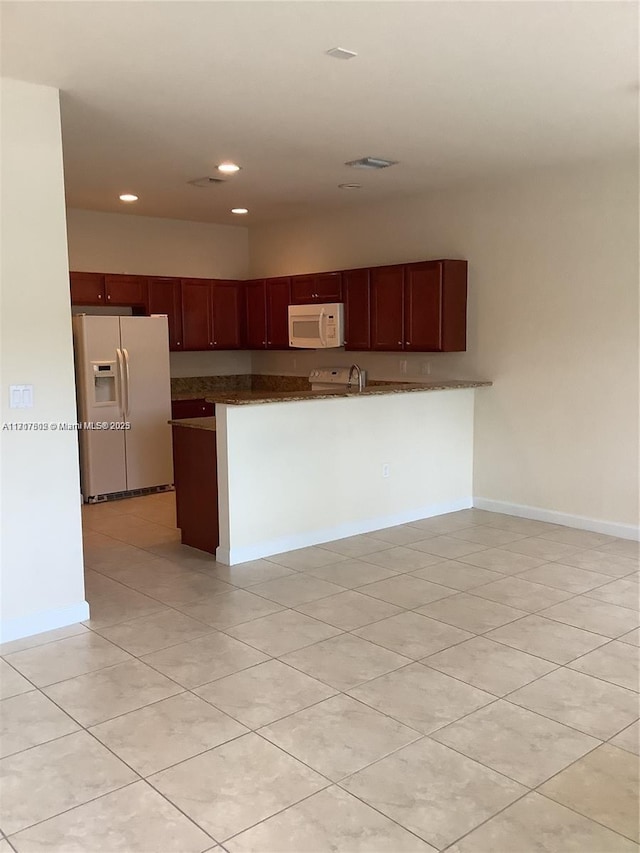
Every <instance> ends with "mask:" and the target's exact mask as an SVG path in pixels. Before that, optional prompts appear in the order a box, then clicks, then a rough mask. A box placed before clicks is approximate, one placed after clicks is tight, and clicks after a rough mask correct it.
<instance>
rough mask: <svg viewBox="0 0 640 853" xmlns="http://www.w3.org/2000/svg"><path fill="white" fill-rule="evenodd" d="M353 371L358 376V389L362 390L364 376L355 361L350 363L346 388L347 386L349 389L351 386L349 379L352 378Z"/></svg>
mask: <svg viewBox="0 0 640 853" xmlns="http://www.w3.org/2000/svg"><path fill="white" fill-rule="evenodd" d="M354 373H356V374H357V376H358V391H362V390H364V381H363V379H364V377H363V375H362V368H361V367H360V365H359V364H355V363H354V364H352V365H351V367H350V368H349V378H348V379H347V388H349V389H350V388H351V379H352V377H353V374H354Z"/></svg>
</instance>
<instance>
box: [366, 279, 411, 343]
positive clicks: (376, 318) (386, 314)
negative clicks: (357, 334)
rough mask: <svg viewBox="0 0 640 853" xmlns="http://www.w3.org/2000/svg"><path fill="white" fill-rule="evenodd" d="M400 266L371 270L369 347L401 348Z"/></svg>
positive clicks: (401, 305)
mask: <svg viewBox="0 0 640 853" xmlns="http://www.w3.org/2000/svg"><path fill="white" fill-rule="evenodd" d="M403 284H404V267H402V266H393V267H375V268H373V269H372V270H371V349H374V350H388V351H391V350H401V349H402V346H403V344H402V342H403V340H404V336H403V331H404V320H403V301H404V299H403Z"/></svg>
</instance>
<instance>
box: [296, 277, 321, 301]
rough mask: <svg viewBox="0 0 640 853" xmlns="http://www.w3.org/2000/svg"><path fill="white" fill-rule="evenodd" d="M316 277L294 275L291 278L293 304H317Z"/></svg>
mask: <svg viewBox="0 0 640 853" xmlns="http://www.w3.org/2000/svg"><path fill="white" fill-rule="evenodd" d="M315 297H316V277H315V275H293V276H291V304H292V305H304V304H305V303H308V302H315Z"/></svg>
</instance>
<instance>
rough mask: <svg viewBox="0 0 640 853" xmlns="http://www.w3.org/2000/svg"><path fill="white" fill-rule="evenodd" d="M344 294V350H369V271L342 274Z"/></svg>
mask: <svg viewBox="0 0 640 853" xmlns="http://www.w3.org/2000/svg"><path fill="white" fill-rule="evenodd" d="M342 292H343V294H344V348H345V349H346V350H358V351H362V350H369V349H371V290H370V283H369V270H347V271H346V272H343V273H342Z"/></svg>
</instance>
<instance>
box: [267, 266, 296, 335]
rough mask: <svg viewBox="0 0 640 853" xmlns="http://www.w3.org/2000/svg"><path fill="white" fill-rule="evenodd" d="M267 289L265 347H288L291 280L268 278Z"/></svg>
mask: <svg viewBox="0 0 640 853" xmlns="http://www.w3.org/2000/svg"><path fill="white" fill-rule="evenodd" d="M266 290H267V349H289V305H290V304H291V280H290V279H289V278H288V277H287V278H268V279H267V280H266Z"/></svg>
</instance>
